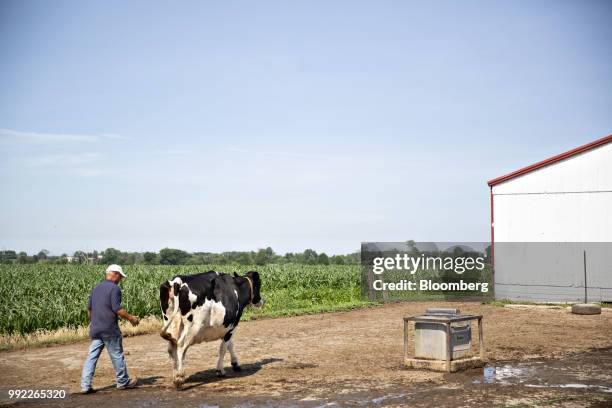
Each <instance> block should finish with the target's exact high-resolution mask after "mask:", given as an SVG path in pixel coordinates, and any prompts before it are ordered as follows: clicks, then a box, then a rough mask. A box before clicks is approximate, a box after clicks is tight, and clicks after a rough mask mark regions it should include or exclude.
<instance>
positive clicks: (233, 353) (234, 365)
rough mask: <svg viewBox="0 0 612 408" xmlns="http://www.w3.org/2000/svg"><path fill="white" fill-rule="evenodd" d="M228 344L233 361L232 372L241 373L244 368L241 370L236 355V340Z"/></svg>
mask: <svg viewBox="0 0 612 408" xmlns="http://www.w3.org/2000/svg"><path fill="white" fill-rule="evenodd" d="M226 344H227V349H228V350H229V352H230V357H231V359H232V370H234V371H235V372H238V371H241V370H242V368H240V365H239V364H238V356H237V355H236V352H235V351H234V340H232V339H229V341H228V342H227V343H226Z"/></svg>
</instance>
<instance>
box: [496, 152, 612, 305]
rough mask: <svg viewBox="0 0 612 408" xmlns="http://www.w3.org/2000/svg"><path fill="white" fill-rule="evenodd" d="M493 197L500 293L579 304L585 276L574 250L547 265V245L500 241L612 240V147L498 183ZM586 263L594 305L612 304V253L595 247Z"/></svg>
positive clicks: (549, 255)
mask: <svg viewBox="0 0 612 408" xmlns="http://www.w3.org/2000/svg"><path fill="white" fill-rule="evenodd" d="M492 194H493V212H494V242H495V244H496V245H495V250H494V251H495V254H494V256H495V296H496V297H497V298H498V299H514V300H537V301H578V300H581V299H582V297H583V296H584V283H583V282H584V276H583V275H584V273H583V267H582V263H583V262H582V256H581V253H582V249H579V248H578V246H577V245H575V244H572V245H571V249H568V248H570V246H567V245H565V246H561V247H558V248H557V252H556V253H554V251H553V250H552V249H550V248H549V249H547V251H548V253H547V254H546V257H545V258H546V259H545V260H542V258H543V257H542V254H538V253H537V252H538V251H541V248H542V247H537V246H534V245H531V244H524V248H523V249H522V250H519V249H517V248H516V247H512V249H511V246H506V247H504V245H503V244H502V243H507V242H514V243H535V242H539V243H544V242H559V243H562V242H565V243H594V242H599V243H611V242H612V143H608V144H605V145H602V146H600V147H597V148H594V149H592V150H589V151H586V152H583V153H581V154H578V155H575V156H572V157H569V158H567V159H565V160H563V161H560V162H556V163H552V164H550V165H548V166H546V167H543V168H540V169H537V170H534V171H532V172H528V173H526V174H523V175H521V176H518V177H516V178H513V179H510V180H507V181H505V182H502V183H500V184H498V185H494V186H493V187H492ZM585 245H588V244H585ZM535 248H539V249H538V250H537V251H536V250H535ZM598 248H605V249H609V248H610V245H604V246H601V245H600V246H599V247H598ZM550 251H553V252H550ZM574 252H575V253H574ZM589 252H593V253H592V254H591V253H589ZM536 258H537V259H536ZM587 259H588V264H589V265H587V266H588V268H587V269H588V286H589V287H590V288H592V289H590V290H589V297H590V300H594V301H595V300H599V301H601V300H612V251H608V250H604V249H594V248H590V249H588V250H587Z"/></svg>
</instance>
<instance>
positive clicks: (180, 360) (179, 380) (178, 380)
mask: <svg viewBox="0 0 612 408" xmlns="http://www.w3.org/2000/svg"><path fill="white" fill-rule="evenodd" d="M186 354H187V346H179V347H177V348H176V362H177V364H176V370H175V371H174V386H175V387H176V388H181V386H182V385H183V383H184V382H185V355H186Z"/></svg>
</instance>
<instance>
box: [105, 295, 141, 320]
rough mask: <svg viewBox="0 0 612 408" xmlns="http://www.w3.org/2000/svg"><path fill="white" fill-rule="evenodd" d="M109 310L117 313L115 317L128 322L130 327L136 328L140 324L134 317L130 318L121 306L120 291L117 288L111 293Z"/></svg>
mask: <svg viewBox="0 0 612 408" xmlns="http://www.w3.org/2000/svg"><path fill="white" fill-rule="evenodd" d="M111 309H113V312H115V313H117V316H119V317H121V318H123V319H125V320H127V321H129V322H130V323H131V324H132V326H138V323H140V321H139V320H138V318H137V317H136V316H132V315H131V314H129V313H128V312H127V311H126V310H125V309H124V308H123V306H121V289H119V287H115V289H114V290H113V291H112V292H111Z"/></svg>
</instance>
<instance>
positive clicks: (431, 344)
mask: <svg viewBox="0 0 612 408" xmlns="http://www.w3.org/2000/svg"><path fill="white" fill-rule="evenodd" d="M472 320H477V321H478V349H479V353H478V354H479V356H474V355H473V353H472V331H471V325H470V323H469V322H470V321H472ZM411 322H412V323H414V332H413V333H414V337H413V340H414V341H413V342H412V344H413V346H414V354H413V355H412V356H411V355H410V354H411V353H410V346H409V343H410V334H409V333H410V323H411ZM483 361H484V345H483V337H482V316H481V315H470V314H467V315H462V314H460V312H459V310H458V309H427V311H426V313H425V314H423V315H418V316H407V317H404V365H405V366H406V367H409V368H427V369H430V370H437V371H447V372H454V371H458V370H463V369H466V368H475V367H482V365H483V364H484V362H483Z"/></svg>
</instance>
